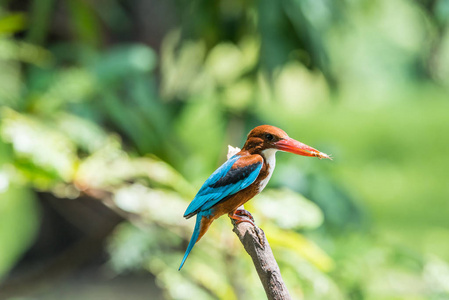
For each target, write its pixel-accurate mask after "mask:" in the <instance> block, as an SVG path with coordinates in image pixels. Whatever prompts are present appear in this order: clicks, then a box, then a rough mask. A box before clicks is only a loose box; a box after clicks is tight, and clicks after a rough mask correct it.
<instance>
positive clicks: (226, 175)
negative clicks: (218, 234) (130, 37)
mask: <svg viewBox="0 0 449 300" xmlns="http://www.w3.org/2000/svg"><path fill="white" fill-rule="evenodd" d="M278 150H281V151H286V152H290V153H295V154H299V155H303V156H315V157H319V158H320V159H321V158H329V159H330V157H329V156H328V155H327V154H325V153H322V152H320V151H318V150H316V149H314V148H312V147H310V146H307V145H305V144H303V143H301V142H298V141H296V140H294V139H292V138H290V137H289V136H288V135H287V134H286V133H285V132H284V131H283V130H281V129H279V128H277V127H274V126H270V125H262V126H258V127H256V128H254V129H253V130H251V132H250V133H249V134H248V138H247V139H246V142H245V145H244V146H243V148H242V150H241V151H240V152H238V153H237V154H235V155H234V156H232V157H231V158H229V159H228V160H227V161H226V162H225V163H224V164H223V165H221V167H219V168H218V169H217V170H216V171H215V172H214V173H213V174H212V175H211V176H210V177H209V178H208V179H207V180H206V182H205V183H204V184H203V186H202V187H201V188H200V190H199V191H198V193H197V194H196V196H195V198H194V199H193V200H192V202H191V203H190V205H189V206H188V207H187V210H186V212H185V213H184V218H186V219H188V218H191V217H193V216H194V215H196V223H195V229H194V230H193V234H192V237H191V239H190V242H189V245H188V246H187V250H186V253H185V255H184V258H183V259H182V262H181V265H180V267H179V270H181V268H182V266H183V265H184V262H185V261H186V259H187V256H188V255H189V253H190V251H191V250H192V248H193V246H194V245H195V243H196V242H198V241H199V240H200V239H201V237H202V236H203V235H204V234H205V233H206V231H207V229H208V228H209V226H210V224H212V222H213V221H214V220H215V219H217V218H218V217H220V216H221V215H224V214H228V216H229V217H230V218H232V219H234V220H236V222H237V223H240V222H250V223H251V224H253V225H254V223H253V219H252V217H251V214H249V212H247V211H244V210H243V211H242V210H237V209H238V208H239V207H240V206H241V205H243V204H244V203H246V202H247V201H248V200H250V199H251V198H253V197H254V196H255V195H257V194H258V193H260V192H261V191H262V190H263V189H264V188H265V186H266V185H267V183H268V181H269V180H270V178H271V175H272V174H273V170H274V166H275V164H276V158H275V153H276V151H278Z"/></svg>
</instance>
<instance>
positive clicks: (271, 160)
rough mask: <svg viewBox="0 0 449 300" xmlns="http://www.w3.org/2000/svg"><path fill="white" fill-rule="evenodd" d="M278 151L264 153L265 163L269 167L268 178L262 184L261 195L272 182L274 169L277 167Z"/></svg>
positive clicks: (267, 150)
mask: <svg viewBox="0 0 449 300" xmlns="http://www.w3.org/2000/svg"><path fill="white" fill-rule="evenodd" d="M277 151H278V150H277V149H265V150H263V151H262V156H263V158H264V159H265V163H266V164H267V165H268V176H267V177H266V178H265V179H264V180H262V181H261V182H260V185H259V191H258V192H259V193H260V192H262V190H263V189H264V188H265V187H266V186H267V183H268V181H270V178H271V175H273V170H274V167H275V166H276V152H277Z"/></svg>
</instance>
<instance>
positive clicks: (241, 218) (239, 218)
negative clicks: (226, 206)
mask: <svg viewBox="0 0 449 300" xmlns="http://www.w3.org/2000/svg"><path fill="white" fill-rule="evenodd" d="M228 216H229V217H230V218H231V219H233V220H235V221H234V223H235V225H237V224H239V223H242V222H248V223H250V224H252V225H253V226H254V227H256V224H255V223H254V218H253V215H251V213H250V212H249V211H247V210H246V209H237V210H236V211H235V212H234V213H232V214H228Z"/></svg>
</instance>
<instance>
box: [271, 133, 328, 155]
mask: <svg viewBox="0 0 449 300" xmlns="http://www.w3.org/2000/svg"><path fill="white" fill-rule="evenodd" d="M275 147H276V149H279V150H281V151H286V152H290V153H294V154H299V155H303V156H316V157H319V158H320V159H321V158H328V159H332V158H331V157H330V156H329V155H327V154H326V153H323V152H320V151H318V150H316V149H315V148H312V147H310V146H307V145H306V144H303V143H301V142H298V141H297V140H294V139H292V138H285V139H282V140H280V141H278V142H277V143H276V144H275Z"/></svg>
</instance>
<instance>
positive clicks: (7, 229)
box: [0, 169, 39, 278]
mask: <svg viewBox="0 0 449 300" xmlns="http://www.w3.org/2000/svg"><path fill="white" fill-rule="evenodd" d="M5 176H7V175H6V174H5V173H3V172H2V171H1V169H0V215H1V218H0V244H1V245H2V251H0V278H2V277H4V276H5V275H6V274H7V273H8V271H9V270H10V269H11V268H12V267H13V266H14V264H15V263H16V262H17V261H18V260H19V259H20V257H21V255H22V254H23V253H24V252H25V251H26V250H27V249H28V247H29V246H30V245H31V243H32V242H33V240H34V237H35V235H36V233H37V229H38V228H39V226H38V225H39V224H38V223H39V218H38V213H37V208H36V203H35V198H34V195H33V193H32V192H31V191H30V190H29V189H27V188H26V187H23V186H21V187H18V186H15V185H13V184H11V185H9V187H8V188H7V189H6V190H5V189H2V186H1V185H2V183H1V181H4V180H7V179H5V178H6V177H5ZM2 178H3V179H2ZM3 187H5V186H4V182H3Z"/></svg>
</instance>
